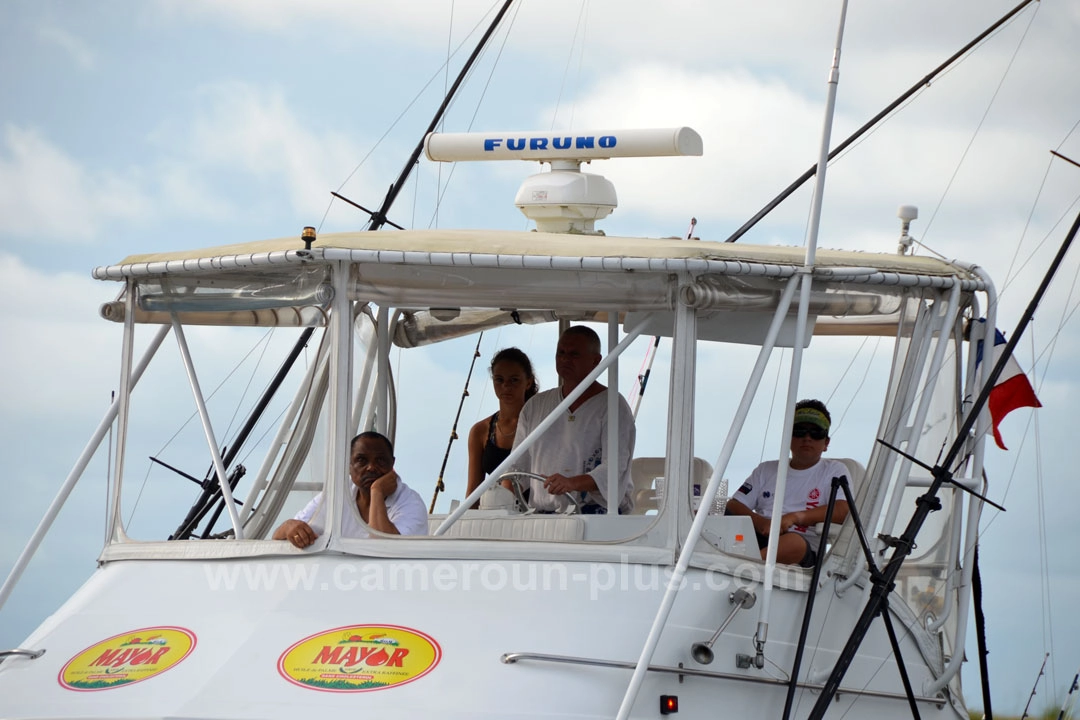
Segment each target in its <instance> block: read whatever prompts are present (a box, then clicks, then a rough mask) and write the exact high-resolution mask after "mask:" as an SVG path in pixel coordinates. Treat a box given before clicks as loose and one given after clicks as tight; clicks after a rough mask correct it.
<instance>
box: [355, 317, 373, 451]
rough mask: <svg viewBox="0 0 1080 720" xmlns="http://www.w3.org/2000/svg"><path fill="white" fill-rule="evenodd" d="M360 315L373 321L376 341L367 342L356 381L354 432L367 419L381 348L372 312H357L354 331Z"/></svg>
mask: <svg viewBox="0 0 1080 720" xmlns="http://www.w3.org/2000/svg"><path fill="white" fill-rule="evenodd" d="M360 317H364V318H366V319H367V321H370V322H371V328H372V340H374V342H369V343H368V344H367V352H366V353H365V354H364V366H363V368H362V369H361V370H360V379H359V380H358V381H357V382H356V392H355V395H354V397H353V412H352V420H351V421H350V423H349V427H351V428H352V430H353V431H354V432H358V431H359V428H360V426H361V424H362V423H363V422H364V419H365V418H364V415H363V410H364V408H365V407H368V406H369V405H370V403H368V402H367V399H368V398H369V397H371V396H372V392H371V388H370V387H369V385H370V384H371V374H372V370H373V369H374V368H375V354H376V353H377V352H378V349H379V347H378V346H379V344H378V337H377V336H378V332H379V328H378V327H377V326H376V324H375V318H373V317H371V315H370V314H368V313H365V312H358V313H357V314H356V318H354V319H353V327H352V330H353V332H354V333H355V332H356V319H357V318H360Z"/></svg>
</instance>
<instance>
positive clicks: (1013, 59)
mask: <svg viewBox="0 0 1080 720" xmlns="http://www.w3.org/2000/svg"><path fill="white" fill-rule="evenodd" d="M1038 14H1039V4H1038V3H1036V4H1035V10H1034V11H1033V12H1032V13H1031V15H1030V16H1029V17H1028V24H1027V27H1025V28H1024V32H1023V33H1021V35H1020V39H1019V40H1018V41H1017V43H1016V47H1015V48H1014V49H1013V53H1012V55H1011V56H1010V57H1009V62H1008V63H1007V64H1006V65H1005V70H1004V71H1003V72H1002V73H1001V78H1000V79H999V80H998V84H997V86H996V87H995V88H994V92H993V93H992V94H991V95H990V100H989V102H987V104H986V109H985V110H983V114H982V117H980V118H979V122H978V124H977V125H976V126H975V130H974V132H972V133H971V138H969V139H968V143H967V145H966V146H964V151H963V152H962V153H960V159H959V160H958V161H957V163H956V167H955V168H954V169H953V173H952V175H951V176H950V177H949V181H948V182H947V183H946V184H945V189H944V190H943V191H942V192H941V197H939V198H938V202H937V205H935V206H934V211H933V212H931V213H930V219H929V220H928V221H927V222H926V229H925V230H923V238H924V240H925V238H926V235H927V233H929V232H930V228H931V226H933V224H934V219H935V218H936V217H937V214H938V211H940V210H941V206H942V205H943V204H944V203H945V198H946V197H948V195H949V191H950V190H951V189H952V186H953V183H954V182H956V177H957V175H959V174H960V168H961V166H963V164H964V160H966V159H967V156H968V153H969V152H970V151H971V148H972V146H973V145H974V144H975V139H976V138H977V137H978V136H979V133H980V131H981V130H982V128H983V125H984V124H985V123H986V118H987V117H989V115H990V110H992V109H993V107H994V103H995V101H996V100H997V98H998V94H999V93H1000V92H1001V88H1002V87H1003V86H1004V85H1005V80H1006V78H1008V76H1009V71H1010V70H1012V67H1013V64H1014V63H1015V62H1016V57H1017V55H1019V54H1020V48H1022V47H1023V45H1024V40H1026V39H1027V36H1028V32H1030V31H1031V26H1032V24H1033V23H1034V22H1035V18H1036V16H1037V15H1038ZM915 242H916V244H917V245H918V246H919V247H921V248H924V249H925V250H927V251H929V252H931V253H933V254H935V255H937V256H938V257H939V258H942V259H945V256H944V255H942V254H941V253H939V252H938V251H937V250H934V249H933V248H931V247H929V246H928V245H926V244H925V242H919V241H918V240H916V241H915Z"/></svg>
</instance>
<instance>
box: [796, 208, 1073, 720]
mask: <svg viewBox="0 0 1080 720" xmlns="http://www.w3.org/2000/svg"><path fill="white" fill-rule="evenodd" d="M1078 229H1080V213H1078V214H1077V216H1076V219H1075V220H1074V221H1073V224H1072V227H1071V228H1070V229H1069V233H1068V235H1066V237H1065V241H1064V242H1063V243H1062V244H1061V247H1060V248H1059V249H1058V253H1057V255H1056V256H1055V257H1054V261H1053V262H1052V263H1050V267H1049V269H1048V270H1047V271H1046V275H1045V276H1043V279H1042V282H1041V283H1040V284H1039V287H1038V289H1037V290H1036V291H1035V294H1034V295H1033V296H1032V298H1031V301H1030V302H1029V303H1028V306H1027V308H1026V309H1025V310H1024V314H1023V316H1022V317H1021V318H1020V322H1019V323H1017V325H1016V329H1015V330H1013V334H1012V337H1010V338H1009V341H1008V342H1007V343H1005V348H1004V350H1002V352H1001V357H1000V358H998V361H997V362H996V363H995V364H994V368H993V370H991V371H990V375H989V376H988V377H987V379H986V381H985V382H984V383H983V387H982V390H981V391H980V392H979V396H978V397H977V398H976V399H975V403H974V404H973V405H972V406H971V409H970V410H968V414H967V416H965V418H964V422H963V424H962V425H961V426H960V430H959V431H958V432H957V433H956V439H955V440H954V441H953V443H952V446H951V447H950V448H949V451H948V453H946V455H945V459H944V460H942V461H941V463H939V464H938V465H935V466H934V467H933V468H931V469H930V470H931V473H932V474H933V478H934V479H933V482H931V483H930V488H929V489H928V490H927V491H926V494H925V495H922V496H921V497H920V498H919V499H918V500H916V501H915V513H914V515H912V516H911V520H909V521H908V525H907V527H906V528H905V529H904V533H903V534H902V535H901V536H900V537H899V538H888V539H887V541H888V543H889V545H891V546H892V547H893V553H892V556H891V557H890V558H889V563H888V565H886V566H885V569H884V570H883V571H881V572H874V571H873V567H872V566H871V573H870V583H871V589H870V598H869V600H867V603H866V607H865V608H863V612H862V615H860V616H859V619H858V621H857V622H856V623H855V628H854V629H853V630H852V631H851V635H850V636H849V637H848V641H847V644H845V645H844V649H843V650H842V651H841V652H840V656H839V657H838V658H837V659H836V665H835V666H834V667H833V670H832V673H831V674H830V675H829V679H828V680H826V681H825V685H824V686H823V687H822V689H821V694H820V695H819V696H818V699H817V702H815V703H814V707H813V709H812V710H811V711H810V715H809V720H821V718H822V717H824V715H825V712H826V710H828V708H829V703H831V702H832V699H833V696H834V695H835V694H836V691H837V689H839V687H840V681H841V680H843V679H844V673H846V672H847V669H848V666H850V665H851V661H852V660H854V659H855V653H856V652H857V651H858V649H859V645H860V644H861V643H862V641H863V638H864V637H866V633H867V632H868V631H869V630H870V623H872V622H873V621H874V618H875V617H877V616H878V615H881V614H883V613H887V612H888V603H889V595H890V594H891V593H892V591H893V588H894V587H895V586H896V583H895V581H896V576H897V574H898V573H899V572H900V566H901V565H903V564H904V560H905V559H906V558H907V556H908V555H909V554H910V553H911V550H912V548H914V547H915V536H916V535H918V534H919V530H920V529H921V528H922V525H923V523H924V522H925V521H926V518H927V516H929V515H930V513H931V512H933V511H935V510H940V509H941V501H940V500H938V498H937V494H938V491H939V490H940V489H941V486H942V485H943V484H945V483H949V484H952V485H954V486H955V487H959V488H962V489H964V490H967V488H964V487H963V486H962V485H959V484H957V483H956V482H955V481H954V480H953V475H952V470H951V469H950V468H952V466H953V463H954V462H955V461H956V458H957V457H958V456H959V455H960V451H961V450H962V449H963V446H964V443H965V442H966V440H967V437H968V434H969V433H970V432H971V430H972V428H974V427H975V422H976V420H978V417H979V413H980V412H982V409H983V406H985V405H986V400H987V398H988V397H989V396H990V391H991V390H992V389H993V387H994V385H995V384H996V383H997V381H998V377H1000V376H1001V373H1002V371H1003V370H1004V369H1005V363H1006V362H1007V361H1008V360H1009V358H1010V357H1011V356H1012V353H1013V349H1014V348H1015V347H1016V343H1017V342H1019V340H1020V337H1021V336H1022V335H1023V334H1024V330H1025V329H1027V326H1028V323H1030V322H1031V317H1032V316H1033V315H1034V314H1035V309H1036V308H1037V307H1038V306H1039V303H1040V302H1041V301H1042V297H1043V295H1044V294H1046V289H1047V288H1048V287H1049V286H1050V281H1051V280H1053V278H1054V275H1055V273H1057V270H1058V267H1059V266H1060V265H1061V262H1062V260H1064V259H1065V254H1066V253H1067V252H1068V251H1069V247H1070V246H1071V245H1072V242H1073V239H1074V238H1075V237H1076V232H1077V230H1078ZM991 329H992V328H991ZM988 339H989V344H984V346H983V347H984V349H985V350H987V351H988V350H989V349H990V348H991V347H993V345H992V343H993V336H992V335H991V336H990V337H989V338H988ZM983 342H984V343H986V340H985V339H984V341H983ZM879 442H881V441H880V440H879ZM916 462H917V461H916ZM920 464H921V463H920Z"/></svg>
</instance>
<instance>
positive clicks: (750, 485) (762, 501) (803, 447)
mask: <svg viewBox="0 0 1080 720" xmlns="http://www.w3.org/2000/svg"><path fill="white" fill-rule="evenodd" d="M831 422H832V418H831V417H830V416H829V411H828V410H827V409H826V408H825V403H823V402H821V401H820V400H800V401H799V402H798V403H796V404H795V416H794V419H793V422H792V428H791V459H790V460H789V461H788V470H787V486H786V489H785V491H784V504H783V513H784V514H783V515H782V516H781V517H780V541H779V545H778V546H777V551H776V561H777V562H780V563H786V564H789V565H799V566H801V567H813V566H814V564H815V563H817V546H818V541H819V539H820V536H819V535H818V533H817V531H816V530H815V529H814V526H815V525H817V524H818V523H820V522H824V521H825V513H826V511H827V510H828V504H829V492H830V491H831V490H832V479H833V478H834V477H838V476H840V475H846V474H847V468H846V467H845V466H844V464H843V463H842V462H840V461H839V460H829V459H823V458H822V457H821V455H822V453H824V452H825V451H826V450H828V449H829V425H830V424H831ZM778 468H779V463H778V462H777V461H776V460H770V461H768V462H763V463H761V464H760V465H758V466H757V468H756V469H755V470H754V472H752V473H750V477H748V478H747V479H746V482H744V483H743V484H742V487H740V488H739V490H738V491H737V492H736V493H735V495H734V496H733V497H732V498H731V499H730V500H728V504H727V511H726V514H728V515H749V516H750V519H751V521H752V522H753V523H754V532H755V533H756V534H757V539H758V547H759V548H761V559H762V560H764V559H765V553H766V545H768V542H769V528H770V527H771V525H772V518H771V515H772V507H773V495H774V493H775V491H776V473H777V469H778ZM847 514H848V504H847V503H846V502H844V501H843V500H840V499H837V501H836V505H835V507H834V509H833V516H832V521H833V522H834V523H841V522H843V521H844V518H846V517H847Z"/></svg>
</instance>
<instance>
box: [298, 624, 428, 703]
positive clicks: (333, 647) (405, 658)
mask: <svg viewBox="0 0 1080 720" xmlns="http://www.w3.org/2000/svg"><path fill="white" fill-rule="evenodd" d="M441 658H442V649H441V648H440V647H439V643H437V642H435V640H434V639H433V638H431V637H430V636H428V635H426V634H424V633H422V632H420V631H419V630H413V629H411V628H406V627H399V626H397V625H347V626H345V627H339V628H334V629H333V630H326V631H325V632H321V633H318V634H317V635H311V636H308V637H306V638H304V639H303V640H301V641H300V642H298V643H296V644H294V645H293V646H292V647H290V648H289V649H288V650H286V651H285V652H283V653H282V654H281V657H280V658H278V672H279V673H281V676H282V677H283V678H285V679H286V680H288V681H289V682H291V683H294V684H296V685H299V686H300V687H305V688H309V689H311V690H323V691H325V692H367V691H369V690H384V689H386V688H389V687H395V686H397V685H404V684H405V683H408V682H412V681H413V680H417V679H419V678H422V677H423V676H424V675H427V674H428V673H429V672H431V671H432V669H434V667H435V666H436V665H438V664H439V660H440V659H441Z"/></svg>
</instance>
